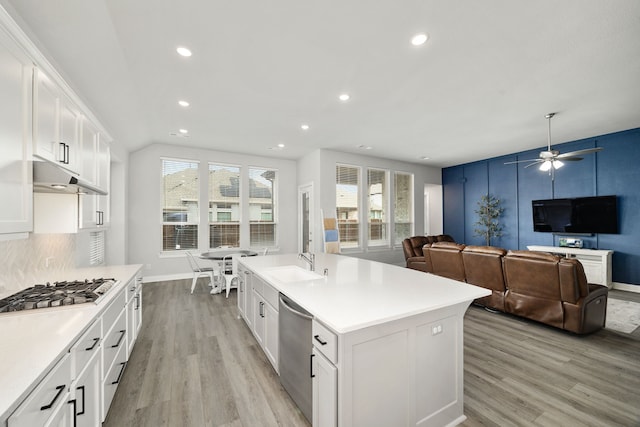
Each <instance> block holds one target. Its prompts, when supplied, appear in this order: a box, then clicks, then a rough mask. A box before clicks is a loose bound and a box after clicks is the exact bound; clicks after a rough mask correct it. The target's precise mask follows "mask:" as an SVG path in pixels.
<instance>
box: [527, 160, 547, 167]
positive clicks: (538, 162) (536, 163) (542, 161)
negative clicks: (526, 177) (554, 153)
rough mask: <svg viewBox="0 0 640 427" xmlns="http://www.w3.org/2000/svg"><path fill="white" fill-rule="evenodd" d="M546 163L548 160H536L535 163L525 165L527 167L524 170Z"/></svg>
mask: <svg viewBox="0 0 640 427" xmlns="http://www.w3.org/2000/svg"><path fill="white" fill-rule="evenodd" d="M547 161H548V160H542V159H538V160H536V161H535V162H533V163H530V164H528V165H527V166H525V167H524V168H525V169H526V168H528V167H529V166H533V165H538V164H540V163H544V162H547Z"/></svg>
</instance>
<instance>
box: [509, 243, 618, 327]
mask: <svg viewBox="0 0 640 427" xmlns="http://www.w3.org/2000/svg"><path fill="white" fill-rule="evenodd" d="M503 268H504V277H505V284H506V288H507V292H506V294H505V299H504V305H505V311H506V312H508V313H512V314H515V315H518V316H523V317H527V318H529V319H533V320H537V321H539V322H542V323H546V324H548V325H551V326H555V327H557V328H561V329H565V330H568V331H571V332H575V333H577V334H586V333H590V332H593V331H596V330H598V329H601V328H603V327H604V324H605V318H606V307H607V294H608V291H609V290H608V288H607V287H606V286H601V285H595V284H588V283H587V278H586V276H585V274H584V269H583V267H582V264H580V262H579V261H578V260H575V259H566V258H560V257H558V256H556V255H551V254H547V253H540V252H531V251H509V252H508V253H507V255H506V256H505V257H504V258H503Z"/></svg>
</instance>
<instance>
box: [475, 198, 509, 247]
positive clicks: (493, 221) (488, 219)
mask: <svg viewBox="0 0 640 427" xmlns="http://www.w3.org/2000/svg"><path fill="white" fill-rule="evenodd" d="M503 211H504V208H502V207H501V206H500V199H496V198H495V197H493V196H492V195H490V194H485V195H483V196H481V197H480V200H479V201H478V209H476V210H475V212H476V213H477V214H478V221H476V223H475V228H474V230H473V234H474V236H481V237H484V239H485V241H486V244H487V246H490V245H491V238H492V237H500V236H502V225H500V221H499V218H500V216H501V215H502V212H503Z"/></svg>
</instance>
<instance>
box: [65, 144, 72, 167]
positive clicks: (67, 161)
mask: <svg viewBox="0 0 640 427" xmlns="http://www.w3.org/2000/svg"><path fill="white" fill-rule="evenodd" d="M70 157H71V156H69V144H64V164H65V165H68V164H69V158H70Z"/></svg>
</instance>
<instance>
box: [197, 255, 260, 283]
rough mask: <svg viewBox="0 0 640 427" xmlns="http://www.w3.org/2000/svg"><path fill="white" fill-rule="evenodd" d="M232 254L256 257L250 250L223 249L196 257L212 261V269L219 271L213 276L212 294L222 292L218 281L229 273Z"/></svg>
mask: <svg viewBox="0 0 640 427" xmlns="http://www.w3.org/2000/svg"><path fill="white" fill-rule="evenodd" d="M234 254H240V255H242V256H247V257H250V256H257V255H258V252H256V251H252V250H250V249H240V248H224V249H213V250H211V251H209V252H203V253H201V254H200V255H199V256H198V257H199V258H200V259H203V260H208V261H213V262H214V263H215V267H214V269H215V268H216V267H217V269H218V271H219V274H218V275H217V276H215V275H214V283H213V289H211V293H212V294H219V293H220V292H222V283H221V280H220V279H222V278H224V275H225V273H227V272H231V255H234ZM224 264H226V265H224Z"/></svg>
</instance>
